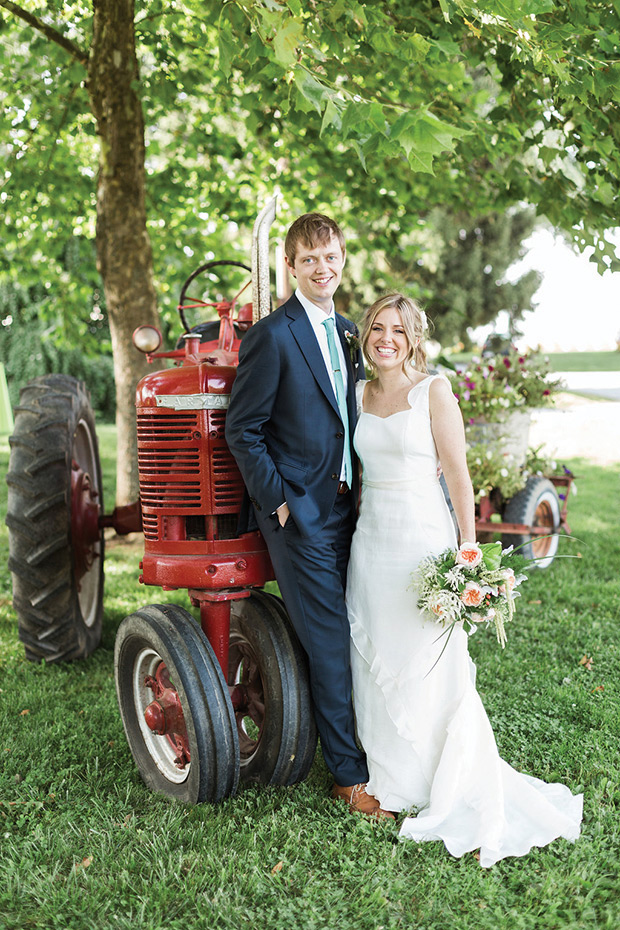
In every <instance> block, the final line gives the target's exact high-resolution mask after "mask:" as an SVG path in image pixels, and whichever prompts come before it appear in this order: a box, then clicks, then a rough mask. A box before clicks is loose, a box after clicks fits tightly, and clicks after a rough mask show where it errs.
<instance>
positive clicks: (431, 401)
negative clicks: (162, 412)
mask: <svg viewBox="0 0 620 930" xmlns="http://www.w3.org/2000/svg"><path fill="white" fill-rule="evenodd" d="M285 253H286V262H287V265H288V267H289V268H290V270H291V272H292V274H293V275H294V277H295V278H296V279H297V289H296V291H295V294H294V295H293V296H292V297H291V298H290V299H289V300H288V301H287V302H286V303H285V304H283V306H281V307H280V308H279V309H278V310H276V311H275V312H274V313H272V314H270V315H269V316H268V317H266V318H265V319H263V320H261V321H259V322H258V323H257V324H256V325H255V326H253V327H251V329H250V330H249V331H248V332H247V333H246V335H245V337H244V339H243V342H242V344H241V349H240V352H239V367H238V371H237V377H236V379H235V383H234V386H233V391H232V396H231V402H230V407H229V411H228V414H227V422H226V438H227V441H228V444H229V446H230V449H231V451H232V452H233V454H234V455H235V458H236V460H237V462H238V465H239V468H240V470H241V473H242V475H243V478H244V481H245V485H246V488H247V491H248V494H249V498H250V501H251V502H252V504H253V505H254V506H253V508H251V510H252V513H250V514H249V515H248V519H249V521H250V523H249V524H248V525H253V524H252V522H251V521H252V520H253V518H255V520H256V524H257V525H258V526H259V528H260V530H261V532H262V534H263V536H264V538H265V540H266V543H267V546H268V548H269V553H270V556H271V561H272V564H273V567H274V570H275V574H276V578H277V580H278V584H279V587H280V590H281V593H282V596H283V598H284V602H285V604H286V608H287V611H288V613H289V616H290V618H291V621H292V623H293V625H294V627H295V630H296V632H297V635H298V637H299V639H300V641H301V643H302V646H303V648H304V649H305V651H306V654H307V656H308V662H309V670H310V686H311V690H312V697H313V703H314V712H315V717H316V722H317V727H318V730H319V734H320V737H321V748H322V751H323V755H324V757H325V761H326V764H327V767H328V769H329V770H330V772H331V773H332V775H333V777H334V786H333V789H332V794H333V796H334V797H335V798H340V799H342V800H344V801H346V802H347V804H348V805H349V808H350V809H351V810H352V811H361V812H362V813H364V814H367V815H370V816H372V817H375V818H377V819H382V820H386V821H387V820H393V819H394V815H395V812H401V811H405V812H407V813H408V814H412V813H414V812H417V816H406V817H405V818H404V820H403V822H402V825H401V828H400V834H401V836H406V837H410V838H412V839H414V840H418V841H422V840H431V839H441V840H443V842H444V843H445V845H446V847H447V848H448V850H449V851H450V852H451V853H452V854H453V855H455V856H460V855H462V854H463V853H465V852H467V851H471V850H474V849H480V850H481V852H480V862H481V865H491V864H493V863H494V862H496V861H497V860H498V859H501V858H504V857H506V856H510V855H523V854H525V853H526V852H527V851H528V850H529V849H530V848H531V847H532V846H533V845H537V846H542V845H546V844H547V843H549V842H551V841H552V840H553V839H555V838H557V837H560V836H564V837H566V838H567V839H571V840H574V839H576V837H577V836H578V834H579V825H580V821H581V807H582V797H581V796H577V797H574V796H573V795H572V794H571V793H570V791H569V790H568V789H567V788H566V787H564V786H563V785H547V784H545V783H544V782H542V781H540V780H538V779H535V778H531V777H529V776H527V775H521V774H519V773H518V772H516V771H514V770H513V769H512V768H510V766H508V765H507V764H506V763H505V762H503V760H501V759H500V757H499V754H498V752H497V747H496V744H495V739H494V737H493V732H492V730H491V728H490V725H489V722H488V719H487V716H486V713H485V711H484V708H483V706H482V704H481V702H480V699H479V697H478V694H477V692H476V689H475V668H474V666H473V663H472V662H471V660H470V658H469V655H468V651H467V637H466V634H465V633H464V632H463V630H455V635H453V636H451V637H450V639H449V643H448V646H447V647H446V648H445V649H444V645H443V642H441V643H438V642H437V639H438V637H437V627H436V626H435V625H434V624H432V623H425V622H424V618H423V617H422V616H421V615H420V613H419V611H418V610H417V607H416V606H415V598H414V595H413V594H412V592H411V591H410V590H408V588H409V584H410V580H411V572H412V571H413V570H414V568H415V567H416V566H417V564H418V563H419V562H420V561H421V560H422V559H423V558H425V557H427V556H429V555H438V554H439V553H440V552H441V551H443V550H444V549H445V548H446V547H447V546H450V545H456V538H455V533H454V527H453V523H452V519H451V517H450V515H449V512H448V509H447V506H446V504H445V499H444V497H443V492H442V490H441V487H440V485H439V482H438V479H437V465H438V462H439V461H440V462H441V467H442V470H443V473H444V475H445V478H446V482H447V485H448V489H449V492H450V496H451V498H452V502H453V506H454V510H455V515H456V518H457V522H458V525H459V530H460V535H461V539H462V540H464V541H473V540H474V539H475V522H474V502H473V492H472V489H471V482H470V480H469V475H468V473H467V466H466V462H465V440H464V435H463V424H462V419H461V416H460V412H459V409H458V405H457V403H456V400H455V398H454V396H453V395H452V392H451V390H450V388H449V385H448V382H447V381H446V380H445V379H444V378H443V377H442V376H438V375H428V374H427V371H426V356H425V351H424V325H425V321H424V317H423V314H422V313H421V312H420V311H419V309H418V308H417V306H416V305H415V303H413V302H412V301H410V300H409V299H408V298H406V297H403V296H402V295H399V294H393V295H389V296H387V297H384V298H382V299H381V300H379V301H377V302H376V303H375V304H373V306H372V307H371V308H370V309H369V311H368V312H367V313H366V316H365V319H364V323H363V326H362V334H361V345H360V342H359V341H358V338H357V331H356V328H355V326H354V325H353V324H352V323H350V322H349V321H348V320H346V319H344V318H343V317H341V316H340V315H338V314H335V312H334V304H333V296H334V293H335V291H336V289H337V287H338V285H339V283H340V280H341V277H342V270H343V267H344V263H345V241H344V237H343V234H342V231H341V230H340V228H339V227H338V225H337V224H336V223H335V222H334V221H333V220H331V219H330V218H328V217H326V216H323V215H322V214H318V213H309V214H304V215H303V216H301V217H299V219H297V220H296V221H295V222H294V223H293V225H292V226H291V228H290V229H289V231H288V234H287V237H286V241H285ZM362 350H363V355H362ZM363 357H365V358H366V360H367V363H368V366H369V368H370V369H371V372H372V378H371V379H370V380H369V381H365V380H363V377H364V366H363V360H362V359H363ZM358 461H359V462H360V463H361V466H362V476H363V477H362V487H361V497H360V496H359V490H360V488H359V483H360V478H359V471H360V469H359V465H358ZM358 499H359V515H358V514H357V511H358ZM354 529H355V532H354ZM345 591H346V597H345ZM442 649H443V653H442V654H441V661H439V662H437V659H438V657H439V655H440V651H441V650H442ZM429 669H432V673H431V674H428V672H429ZM352 693H353V703H352V699H351V695H352ZM353 705H354V707H355V711H354V707H353ZM357 738H359V740H360V742H361V745H362V746H363V750H362V749H360V747H359V745H358V741H357Z"/></svg>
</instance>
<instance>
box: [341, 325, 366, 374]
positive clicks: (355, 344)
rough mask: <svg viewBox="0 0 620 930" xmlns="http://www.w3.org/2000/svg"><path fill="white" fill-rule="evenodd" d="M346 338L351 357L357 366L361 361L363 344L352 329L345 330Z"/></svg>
mask: <svg viewBox="0 0 620 930" xmlns="http://www.w3.org/2000/svg"><path fill="white" fill-rule="evenodd" d="M344 338H345V339H346V340H347V345H348V347H349V355H350V356H351V361H352V362H353V364H354V365H355V364H356V362H358V361H359V351H360V349H361V347H362V346H361V343H360V341H359V338H358V336H357V334H356V333H354V332H352V331H351V330H350V329H345V331H344Z"/></svg>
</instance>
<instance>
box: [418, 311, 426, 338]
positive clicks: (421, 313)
mask: <svg viewBox="0 0 620 930" xmlns="http://www.w3.org/2000/svg"><path fill="white" fill-rule="evenodd" d="M418 313H419V314H420V323H421V324H422V332H423V333H424V332H426V330H427V329H428V318H427V316H426V313H425V312H424V310H418Z"/></svg>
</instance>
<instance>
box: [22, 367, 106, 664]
mask: <svg viewBox="0 0 620 930" xmlns="http://www.w3.org/2000/svg"><path fill="white" fill-rule="evenodd" d="M9 441H10V444H11V457H10V462H9V470H8V473H7V476H6V481H7V484H8V488H9V493H8V504H7V518H6V523H7V526H8V529H9V568H10V571H11V572H12V575H13V605H14V607H15V611H16V613H17V617H18V624H19V637H20V639H21V640H22V642H23V643H24V646H25V649H26V657H27V658H28V659H31V660H33V661H35V662H39V661H41V659H44V660H45V661H46V662H49V663H52V662H61V661H64V660H67V659H78V658H84V657H85V656H87V655H89V654H90V653H91V652H92V651H93V650H94V649H95V648H96V647H97V646H98V644H99V641H100V639H101V618H102V613H103V606H102V605H103V556H104V542H103V530H102V529H101V530H100V529H99V526H98V516H99V514H100V513H102V512H103V499H102V484H101V467H100V463H99V452H98V448H97V436H96V433H95V420H94V416H93V412H92V409H91V406H90V401H89V396H88V392H87V390H86V387H85V385H84V384H83V382H81V381H78V380H76V379H75V378H71V377H69V376H68V375H43V376H41V377H39V378H35V379H34V380H33V381H31V382H30V383H29V384H28V385H26V387H24V388H23V389H22V391H21V395H20V402H19V406H18V407H17V408H16V412H15V432H14V433H13V435H12V436H11V437H10V440H9Z"/></svg>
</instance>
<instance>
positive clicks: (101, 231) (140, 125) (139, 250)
mask: <svg viewBox="0 0 620 930" xmlns="http://www.w3.org/2000/svg"><path fill="white" fill-rule="evenodd" d="M93 8H94V21H93V41H92V45H91V50H90V57H89V61H88V85H87V86H88V92H89V95H90V100H91V106H92V110H93V113H94V115H95V118H96V120H97V132H98V135H99V137H100V139H101V161H100V166H99V178H98V183H97V240H96V241H97V264H98V268H99V271H100V273H101V277H102V279H103V287H104V291H105V298H106V306H107V311H108V316H109V321H110V333H111V337H112V351H113V353H114V376H115V380H116V405H117V406H116V409H117V413H116V424H117V428H118V450H117V471H116V479H117V483H116V502H117V504H126V503H130V502H131V501H133V500H136V499H137V497H138V462H137V447H136V415H135V406H134V405H135V389H136V384H137V382H138V381H139V379H140V378H141V377H142V376H143V375H144V374H146V372H147V369H148V366H147V363H146V360H145V359H144V356H143V355H141V354H140V353H139V352H138V351H137V350H136V349H135V348H134V347H133V344H132V342H131V335H132V333H133V331H134V329H135V328H136V326H139V325H140V324H141V323H149V324H151V325H153V326H156V325H157V322H158V317H157V305H156V295H155V288H154V285H153V255H152V250H151V243H150V240H149V236H148V232H147V228H146V208H145V196H144V177H145V168H144V119H143V115H142V105H141V102H140V99H139V97H138V95H137V94H136V91H135V88H136V86H137V84H138V80H139V73H138V61H137V58H136V48H135V34H134V12H135V11H134V0H94V3H93Z"/></svg>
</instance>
